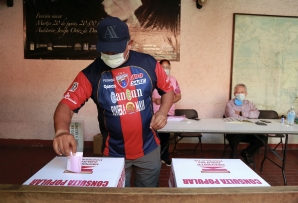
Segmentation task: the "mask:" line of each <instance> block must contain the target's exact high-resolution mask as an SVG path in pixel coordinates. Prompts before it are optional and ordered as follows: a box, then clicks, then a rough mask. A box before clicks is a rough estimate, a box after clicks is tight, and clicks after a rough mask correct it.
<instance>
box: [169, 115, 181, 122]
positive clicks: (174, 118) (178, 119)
mask: <svg viewBox="0 0 298 203" xmlns="http://www.w3.org/2000/svg"><path fill="white" fill-rule="evenodd" d="M184 119H185V116H168V121H183V120H184Z"/></svg>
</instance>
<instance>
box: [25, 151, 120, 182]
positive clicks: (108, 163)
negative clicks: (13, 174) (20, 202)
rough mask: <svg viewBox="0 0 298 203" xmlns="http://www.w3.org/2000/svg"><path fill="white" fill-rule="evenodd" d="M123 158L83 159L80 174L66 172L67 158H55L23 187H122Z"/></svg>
mask: <svg viewBox="0 0 298 203" xmlns="http://www.w3.org/2000/svg"><path fill="white" fill-rule="evenodd" d="M124 163H125V162H124V158H106V157H100V158H98V157H83V159H82V170H81V172H80V173H72V172H70V171H68V170H66V166H67V157H55V158H54V159H53V160H52V161H50V162H49V163H48V164H47V165H45V166H44V167H43V168H42V169H40V170H39V171H38V172H37V173H36V174H34V175H33V176H32V177H31V178H29V179H28V180H27V181H26V182H25V183H24V184H23V185H39V186H77V187H124V186H125V166H124Z"/></svg>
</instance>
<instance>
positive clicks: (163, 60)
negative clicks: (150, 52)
mask: <svg viewBox="0 0 298 203" xmlns="http://www.w3.org/2000/svg"><path fill="white" fill-rule="evenodd" d="M163 62H168V64H169V65H171V63H170V61H169V60H167V59H162V60H160V61H159V64H162V63H163Z"/></svg>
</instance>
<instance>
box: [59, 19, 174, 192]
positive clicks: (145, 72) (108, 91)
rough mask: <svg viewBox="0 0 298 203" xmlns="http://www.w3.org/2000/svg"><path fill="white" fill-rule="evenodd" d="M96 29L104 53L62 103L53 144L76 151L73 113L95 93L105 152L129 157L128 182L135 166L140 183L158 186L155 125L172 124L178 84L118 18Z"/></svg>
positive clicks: (64, 150)
mask: <svg viewBox="0 0 298 203" xmlns="http://www.w3.org/2000/svg"><path fill="white" fill-rule="evenodd" d="M97 34H98V42H97V51H98V52H100V53H101V57H99V58H97V59H95V61H94V62H93V63H91V64H90V65H89V66H88V67H87V68H85V69H84V70H82V71H81V72H79V74H78V75H77V77H76V78H75V79H74V81H73V83H72V85H70V87H69V88H68V90H67V91H66V92H65V93H64V98H63V99H62V100H61V101H60V103H59V104H58V106H57V108H56V111H55V114H54V125H55V134H56V136H55V138H54V141H53V148H54V150H55V152H56V153H57V154H59V155H62V154H64V155H66V156H70V152H72V153H76V147H77V146H76V142H75V140H74V137H73V136H72V135H71V134H70V133H69V125H70V123H71V118H72V116H73V114H74V113H77V112H78V111H79V109H80V108H81V107H82V106H83V105H84V103H85V102H86V101H87V100H88V99H89V98H91V99H92V100H93V101H94V102H95V103H96V106H97V110H98V121H99V127H100V131H101V134H102V136H103V143H104V145H103V155H104V156H107V157H124V158H125V174H126V183H125V186H126V187H128V186H130V177H131V172H132V169H134V178H135V182H134V184H135V186H136V187H155V186H156V184H157V183H158V177H159V172H160V165H161V164H160V146H159V139H158V136H157V132H156V130H158V129H160V128H163V127H164V126H165V125H166V123H167V113H168V111H169V109H170V107H171V105H172V103H173V97H174V96H173V87H172V86H171V83H170V82H169V81H167V80H166V79H167V75H166V74H165V72H164V70H163V69H162V67H161V66H160V64H159V63H158V62H157V61H156V60H155V59H154V58H153V57H152V56H150V55H147V54H143V53H138V52H135V51H132V50H130V49H131V41H130V35H129V30H128V27H127V25H126V23H124V22H122V21H121V20H120V19H119V18H116V17H107V18H105V19H103V20H102V21H101V22H100V23H99V25H98V28H97ZM155 88H157V89H159V91H160V92H161V93H162V104H161V107H160V109H159V111H157V112H156V113H155V114H154V113H153V110H152V102H151V95H152V92H153V90H154V89H155Z"/></svg>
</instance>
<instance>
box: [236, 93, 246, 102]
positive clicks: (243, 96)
mask: <svg viewBox="0 0 298 203" xmlns="http://www.w3.org/2000/svg"><path fill="white" fill-rule="evenodd" d="M235 97H236V99H238V100H240V101H243V100H244V99H245V94H236V95H235Z"/></svg>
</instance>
